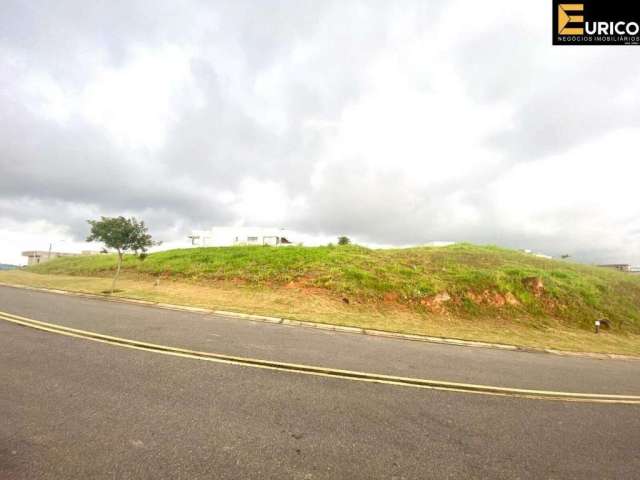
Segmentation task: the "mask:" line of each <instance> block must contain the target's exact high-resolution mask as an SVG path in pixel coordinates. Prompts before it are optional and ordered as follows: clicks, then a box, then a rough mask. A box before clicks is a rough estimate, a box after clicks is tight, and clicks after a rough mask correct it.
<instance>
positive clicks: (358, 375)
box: [0, 312, 640, 405]
mask: <svg viewBox="0 0 640 480" xmlns="http://www.w3.org/2000/svg"><path fill="white" fill-rule="evenodd" d="M0 320H4V321H6V322H10V323H13V324H17V325H22V326H24V327H29V328H34V329H37V330H41V331H45V332H50V333H56V334H59V335H65V336H68V337H74V338H81V339H85V340H91V341H94V342H100V343H106V344H109V345H116V346H119V347H124V348H131V349H135V350H142V351H147V352H154V353H160V354H163V355H172V356H175V357H182V358H191V359H197V360H204V361H209V362H216V363H225V364H231V365H241V366H245V367H253V368H263V369H267V370H276V371H282V372H289V373H299V374H305V375H316V376H321V377H329V378H340V379H345V380H354V381H361V382H370V383H381V384H387V385H399V386H405V387H414V388H425V389H430V390H444V391H453V392H466V393H477V394H483V395H495V396H508V397H520V398H531V399H539V400H563V401H572V402H590V403H610V404H627V405H640V396H636V395H608V394H597V393H575V392H557V391H550V390H529V389H521V388H507V387H496V386H491V385H476V384H471V383H456V382H445V381H440V380H430V379H422V378H411V377H398V376H393V375H382V374H377V373H366V372H358V371H353V370H340V369H334V368H325V367H318V366H313V365H302V364H295V363H285V362H276V361H271V360H261V359H256V358H247V357H237V356H233V355H225V354H221V353H211V352H200V351H196V350H188V349H184V348H176V347H170V346H166V345H158V344H154V343H147V342H141V341H138V340H132V339H127V338H120V337H113V336H110V335H103V334H101V333H96V332H90V331H86V330H79V329H76V328H71V327H65V326H63V325H58V324H54V323H47V322H41V321H38V320H33V319H30V318H25V317H20V316H18V315H13V314H10V313H5V312H0Z"/></svg>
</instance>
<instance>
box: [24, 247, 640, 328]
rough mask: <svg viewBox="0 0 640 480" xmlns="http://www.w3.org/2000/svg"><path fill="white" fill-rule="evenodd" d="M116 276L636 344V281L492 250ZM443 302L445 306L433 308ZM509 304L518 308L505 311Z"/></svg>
mask: <svg viewBox="0 0 640 480" xmlns="http://www.w3.org/2000/svg"><path fill="white" fill-rule="evenodd" d="M123 268H124V271H125V272H126V273H127V274H129V275H132V274H133V275H138V276H141V277H160V278H163V279H173V280H178V281H187V282H189V283H192V284H200V285H215V284H220V283H226V284H235V285H238V286H240V285H241V286H243V288H254V289H256V288H257V289H260V288H266V289H279V288H281V287H285V286H289V287H294V288H298V289H303V290H306V291H307V292H308V295H316V294H320V293H323V294H329V295H333V296H335V297H336V298H343V297H344V298H348V299H349V301H350V302H355V303H359V304H364V305H375V304H380V303H389V302H391V303H394V304H397V305H398V306H401V307H402V308H408V309H410V310H412V311H415V312H417V313H419V314H422V315H424V316H430V315H431V316H434V315H435V316H439V317H442V316H444V317H448V318H455V319H466V320H470V321H478V322H481V321H483V320H484V319H487V318H492V319H494V320H495V319H503V320H504V321H506V322H507V324H508V323H509V322H520V323H524V324H526V326H528V327H530V328H536V329H544V328H547V327H548V326H549V325H556V324H561V325H562V326H563V327H569V328H575V329H581V330H590V329H591V328H592V327H593V321H594V320H596V319H598V318H602V317H606V318H608V319H609V320H610V321H611V323H612V329H613V330H614V331H615V332H618V333H633V334H640V277H637V276H632V275H628V274H624V273H621V272H616V271H611V270H607V269H603V268H598V267H592V266H587V265H582V264H577V263H572V262H568V261H558V260H547V259H543V258H538V257H534V256H531V255H527V254H524V253H521V252H518V251H513V250H508V249H504V248H499V247H495V246H476V245H470V244H456V245H451V246H448V247H437V248H434V247H417V248H406V249H383V250H372V249H367V248H364V247H360V246H335V247H330V246H327V247H285V248H273V247H220V248H194V249H182V250H170V251H166V252H159V253H154V254H150V255H149V256H148V257H147V258H146V259H144V260H140V259H138V258H136V257H134V256H127V257H126V258H125V261H124V265H123ZM114 269H115V257H114V256H112V255H97V256H87V257H66V258H60V259H56V260H53V261H51V262H48V263H45V264H42V265H38V266H34V267H30V268H29V269H28V270H29V271H30V272H34V273H42V274H58V275H60V274H62V275H83V276H98V277H102V276H107V275H112V273H113V271H114ZM532 277H536V278H539V279H541V280H542V282H543V285H544V292H543V293H542V294H541V295H536V294H535V292H533V291H532V290H531V287H530V286H528V285H527V284H526V281H525V279H528V278H532ZM442 292H447V293H448V294H449V296H450V297H451V300H449V301H446V302H443V303H440V304H437V303H434V302H433V298H434V296H435V295H436V294H438V293H442ZM507 296H511V298H514V299H515V300H516V302H512V304H510V303H505V302H504V299H505V298H506V297H507Z"/></svg>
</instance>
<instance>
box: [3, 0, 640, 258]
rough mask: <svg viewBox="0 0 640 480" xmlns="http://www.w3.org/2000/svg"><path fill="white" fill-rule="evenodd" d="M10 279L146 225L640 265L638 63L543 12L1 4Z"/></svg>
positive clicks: (638, 53)
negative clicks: (100, 221) (129, 223)
mask: <svg viewBox="0 0 640 480" xmlns="http://www.w3.org/2000/svg"><path fill="white" fill-rule="evenodd" d="M0 18H2V19H3V26H2V28H1V29H0V262H4V263H24V262H25V261H26V259H25V258H23V257H21V256H20V252H21V251H22V250H28V249H36V248H48V247H49V244H52V245H53V249H54V250H62V251H73V250H79V249H82V248H87V246H86V245H84V244H83V241H84V239H85V237H86V236H87V233H88V225H87V223H86V221H87V219H94V218H98V217H100V216H101V215H105V216H115V215H125V216H136V217H137V218H140V219H143V220H144V221H145V222H146V223H147V225H148V226H149V228H150V233H152V235H153V236H154V238H156V239H157V240H162V241H164V242H165V244H166V245H172V244H177V243H178V242H180V241H184V240H186V236H187V235H188V234H189V232H190V231H191V230H194V229H205V228H209V227H211V226H215V225H252V226H253V225H255V226H267V227H286V228H288V229H290V230H294V231H296V232H301V235H302V236H304V238H305V240H307V243H308V244H312V243H314V241H315V242H316V243H319V242H324V241H326V240H327V239H332V238H335V236H337V235H348V236H349V237H351V238H352V239H353V240H355V241H357V242H359V243H362V244H366V245H385V246H407V245H417V244H424V243H426V242H431V241H456V242H459V241H468V242H474V243H482V244H485V243H489V244H497V245H502V246H506V247H511V248H528V249H532V250H534V251H539V252H543V253H546V254H550V255H554V256H558V255H561V254H570V255H571V256H572V258H574V259H576V260H578V261H583V262H589V263H605V262H616V263H632V264H640V202H639V201H638V200H639V199H640V195H639V186H640V180H639V175H638V174H639V173H640V166H638V158H637V157H636V154H637V152H638V150H639V148H638V147H639V146H640V145H639V144H640V61H639V60H640V49H638V47H620V46H613V47H611V46H605V47H595V46H555V47H554V46H552V45H551V2H550V1H548V2H547V1H542V2H513V1H507V0H504V1H494V2H474V1H471V0H467V1H444V0H419V1H415V2H414V1H410V0H403V1H402V2H389V1H386V0H380V1H378V0H367V1H355V0H340V1H331V0H314V1H308V0H290V1H284V0H282V1H280V0H269V1H262V0H255V1H248V0H233V1H228V2H227V1H202V2H199V1H181V2H175V1H164V0H154V1H153V2H152V1H138V0H128V1H126V2H124V1H108V2H107V1H104V2H103V1H96V2H87V1H85V0H83V1H66V0H60V1H56V2H51V1H38V0H33V1H28V2H25V1H23V0H17V1H14V0H3V1H2V2H1V3H0Z"/></svg>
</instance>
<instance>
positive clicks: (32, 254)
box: [22, 250, 100, 265]
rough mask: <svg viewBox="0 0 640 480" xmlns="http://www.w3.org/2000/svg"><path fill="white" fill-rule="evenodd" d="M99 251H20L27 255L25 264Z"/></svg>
mask: <svg viewBox="0 0 640 480" xmlns="http://www.w3.org/2000/svg"><path fill="white" fill-rule="evenodd" d="M98 253H100V252H94V251H92V250H83V251H82V253H69V252H51V251H49V250H27V251H26V252H22V256H23V257H27V265H38V264H39V263H45V262H48V261H49V260H53V259H54V258H58V257H78V256H80V255H97V254H98Z"/></svg>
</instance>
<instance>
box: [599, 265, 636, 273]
mask: <svg viewBox="0 0 640 480" xmlns="http://www.w3.org/2000/svg"><path fill="white" fill-rule="evenodd" d="M598 266H599V267H602V268H612V269H614V270H620V271H621V272H627V273H629V272H632V268H631V265H629V264H627V263H610V264H606V265H598Z"/></svg>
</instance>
